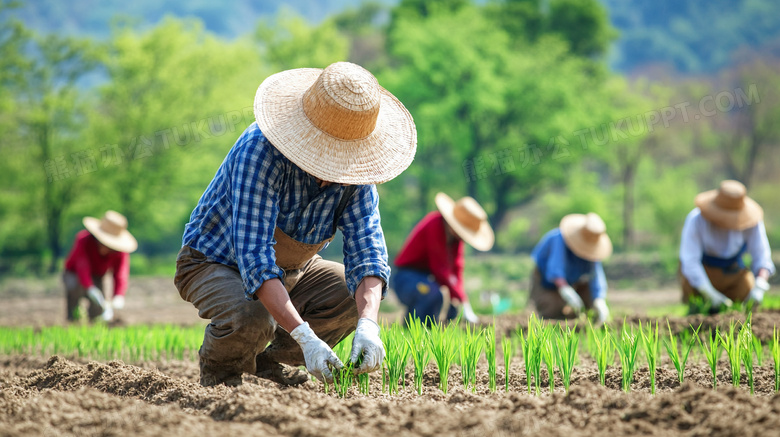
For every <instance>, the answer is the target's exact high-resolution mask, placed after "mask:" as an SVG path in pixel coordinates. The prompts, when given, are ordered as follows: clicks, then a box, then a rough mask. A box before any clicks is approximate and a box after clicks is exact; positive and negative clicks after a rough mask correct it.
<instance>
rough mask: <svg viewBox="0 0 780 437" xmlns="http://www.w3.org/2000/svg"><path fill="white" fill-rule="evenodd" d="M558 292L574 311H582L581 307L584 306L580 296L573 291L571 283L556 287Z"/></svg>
mask: <svg viewBox="0 0 780 437" xmlns="http://www.w3.org/2000/svg"><path fill="white" fill-rule="evenodd" d="M558 293H560V295H561V297H562V298H563V300H564V301H566V303H567V304H568V305H569V306H570V307H571V309H573V310H574V312H577V313H579V312H580V311H582V307H583V306H584V304H583V303H582V298H581V297H580V295H579V294H577V292H576V291H574V289H573V288H572V287H571V285H564V286H563V287H560V288H558Z"/></svg>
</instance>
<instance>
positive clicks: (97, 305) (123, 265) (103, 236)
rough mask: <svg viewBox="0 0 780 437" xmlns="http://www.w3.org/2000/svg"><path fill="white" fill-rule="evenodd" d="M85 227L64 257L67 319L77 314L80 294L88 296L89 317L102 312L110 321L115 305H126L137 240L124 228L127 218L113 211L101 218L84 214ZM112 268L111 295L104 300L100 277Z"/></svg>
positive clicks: (63, 276)
mask: <svg viewBox="0 0 780 437" xmlns="http://www.w3.org/2000/svg"><path fill="white" fill-rule="evenodd" d="M82 222H83V223H84V227H85V228H86V229H84V230H82V231H80V232H79V233H78V234H76V240H75V242H74V243H73V248H72V249H71V251H70V254H69V255H68V257H67V258H66V259H65V271H64V273H63V274H62V280H63V283H64V284H65V299H66V303H67V314H66V316H67V319H68V320H70V321H72V320H75V318H76V308H77V307H78V306H79V301H80V300H81V298H83V297H86V298H88V299H89V307H88V310H87V315H88V316H89V319H90V320H93V319H95V318H96V317H98V316H102V318H103V320H106V321H110V320H111V319H113V317H114V311H113V310H114V309H121V308H123V307H124V305H125V292H126V291H127V280H128V277H129V276H130V253H132V252H135V250H136V249H137V248H138V242H137V241H136V239H135V238H134V237H133V235H132V234H130V232H129V231H128V230H127V218H125V216H123V215H122V214H120V213H118V212H116V211H106V213H105V214H104V215H103V218H101V219H97V218H94V217H84V219H83V220H82ZM109 270H111V271H112V273H113V278H114V292H113V298H112V299H111V301H110V302H107V301H106V299H105V295H104V293H103V277H104V276H105V275H106V273H107V272H108V271H109Z"/></svg>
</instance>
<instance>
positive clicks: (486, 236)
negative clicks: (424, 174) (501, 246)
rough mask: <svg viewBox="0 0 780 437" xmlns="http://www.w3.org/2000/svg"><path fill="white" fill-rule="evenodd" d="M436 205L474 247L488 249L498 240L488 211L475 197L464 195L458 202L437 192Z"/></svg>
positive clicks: (460, 235) (462, 237)
mask: <svg viewBox="0 0 780 437" xmlns="http://www.w3.org/2000/svg"><path fill="white" fill-rule="evenodd" d="M435 200H436V207H437V208H438V209H439V212H441V215H442V217H444V220H445V221H446V222H447V224H448V225H450V227H451V228H452V230H453V231H455V233H456V234H458V236H459V237H460V238H461V239H463V241H465V242H466V243H469V244H470V245H471V246H472V247H473V248H474V249H477V250H480V251H483V252H485V251H488V250H490V248H491V247H493V243H494V242H495V240H496V237H495V235H493V228H491V227H490V223H488V220H487V218H488V217H487V213H486V212H485V210H484V209H482V207H481V206H479V203H477V201H476V200H474V198H473V197H468V196H466V197H463V198H461V199H460V200H458V201H457V202H455V201H454V200H452V198H451V197H450V196H448V195H446V194H444V193H437V194H436V199H435Z"/></svg>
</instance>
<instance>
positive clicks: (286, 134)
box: [175, 62, 417, 386]
mask: <svg viewBox="0 0 780 437" xmlns="http://www.w3.org/2000/svg"><path fill="white" fill-rule="evenodd" d="M380 105H381V110H380ZM254 111H255V120H256V122H255V123H252V125H250V126H249V127H248V128H247V129H246V130H245V131H244V133H243V134H242V135H241V137H240V138H239V139H238V141H237V142H236V143H235V145H234V146H233V148H232V149H231V150H230V152H228V155H227V157H226V158H225V160H224V162H223V163H222V165H221V166H220V167H219V169H218V170H217V173H216V175H215V176H214V179H213V180H212V181H211V183H210V184H209V186H208V188H207V189H206V191H205V192H204V193H203V196H201V198H200V201H199V202H198V205H197V206H196V207H195V210H194V211H193V212H192V215H191V217H190V222H189V223H188V224H187V225H186V228H185V232H184V237H183V247H182V249H181V251H180V252H179V256H178V258H177V261H176V277H175V283H176V287H177V288H178V290H179V293H180V295H181V297H182V298H183V299H185V300H187V301H189V302H191V303H192V304H193V305H194V306H195V307H196V308H197V309H198V314H199V316H200V317H202V318H204V319H210V323H209V324H208V326H207V327H206V332H205V335H204V338H203V345H202V346H201V348H200V351H199V356H200V382H201V384H202V385H204V386H210V385H216V384H220V383H224V384H225V385H238V384H241V375H242V373H244V372H246V373H254V374H256V375H257V376H260V377H264V378H268V379H271V380H273V381H276V382H280V383H283V384H297V383H302V382H304V381H306V380H308V375H306V374H305V372H298V371H297V369H289V368H285V367H284V366H283V365H282V363H284V364H288V365H292V366H298V365H303V364H305V365H306V368H307V369H308V371H309V372H310V373H312V374H313V375H314V376H316V377H317V378H320V379H324V380H331V379H332V369H333V368H340V367H341V366H342V363H341V361H340V360H339V358H338V357H337V356H336V354H335V353H334V352H333V350H332V347H333V346H335V345H336V344H337V343H338V342H340V341H341V340H342V339H344V338H345V337H347V336H348V335H349V334H350V333H351V332H352V331H355V337H354V341H353V344H352V353H351V358H350V360H351V361H352V362H355V363H358V362H359V363H360V364H359V365H357V364H356V368H357V371H358V372H370V371H373V370H376V369H378V368H379V367H380V366H381V364H382V360H383V359H384V356H385V350H384V346H383V344H382V341H381V340H380V337H379V326H378V325H377V315H378V314H377V313H378V310H379V302H380V300H381V299H382V298H383V297H384V296H385V294H386V289H387V285H386V284H387V280H388V278H389V275H390V267H389V265H388V262H387V249H386V247H385V239H384V234H383V232H382V228H381V226H380V220H379V198H378V195H377V189H376V186H375V184H378V183H381V182H385V181H388V180H390V179H392V178H394V177H395V176H397V175H398V174H400V173H401V172H402V171H403V170H404V169H406V167H408V166H409V164H410V163H411V161H412V159H413V158H414V153H415V150H416V145H417V136H416V130H415V127H414V123H413V121H412V118H411V115H410V114H409V113H408V111H407V110H406V108H404V106H403V105H402V104H401V102H399V101H398V100H397V99H395V97H393V95H392V94H390V93H389V92H388V91H386V90H385V89H383V88H382V87H380V86H379V84H378V83H377V81H376V79H375V78H374V76H373V75H372V74H371V73H369V72H368V71H366V70H365V69H363V68H362V67H359V66H357V65H355V64H350V63H346V62H339V63H335V64H332V65H330V66H328V67H327V68H326V69H325V70H321V69H314V68H302V69H295V70H288V71H283V72H281V73H277V74H274V75H272V76H270V77H269V78H267V79H266V80H265V81H263V83H262V84H261V85H260V87H259V89H258V91H257V94H256V96H255V105H254ZM337 228H338V229H340V230H341V232H342V234H343V236H344V264H343V265H342V264H340V263H336V262H331V261H326V260H324V259H322V258H321V257H320V256H319V255H317V253H318V252H319V251H320V250H321V249H322V248H324V247H325V246H326V245H327V244H328V242H330V241H331V239H332V238H333V236H334V234H335V232H336V229H337ZM269 342H270V345H269ZM266 346H267V347H266Z"/></svg>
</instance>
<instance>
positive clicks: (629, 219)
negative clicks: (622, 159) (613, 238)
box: [623, 160, 638, 250]
mask: <svg viewBox="0 0 780 437" xmlns="http://www.w3.org/2000/svg"><path fill="white" fill-rule="evenodd" d="M637 163H638V161H637V160H633V161H627V162H626V165H625V167H624V168H623V249H624V250H630V249H633V248H634V244H635V241H634V201H635V199H634V184H635V183H636V180H635V179H636V168H637Z"/></svg>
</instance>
